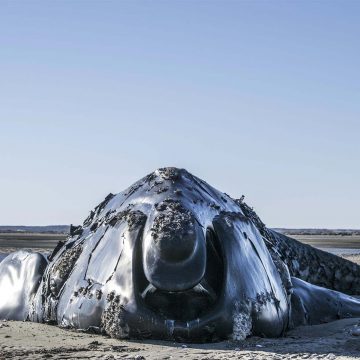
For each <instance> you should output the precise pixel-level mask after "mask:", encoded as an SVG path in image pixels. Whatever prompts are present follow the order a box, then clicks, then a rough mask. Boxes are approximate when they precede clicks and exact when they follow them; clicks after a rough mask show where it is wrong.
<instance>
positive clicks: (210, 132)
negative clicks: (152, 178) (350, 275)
mask: <svg viewBox="0 0 360 360" xmlns="http://www.w3.org/2000/svg"><path fill="white" fill-rule="evenodd" d="M359 17H360V2H358V1H243V2H242V1H220V0H219V1H205V0H203V1H185V0H184V1H173V0H172V1H29V0H28V1H5V0H3V1H1V2H0V165H1V170H0V224H4V225H5V224H7V225H11V224H17V225H20V224H24V225H45V224H67V223H75V224H76V223H80V222H82V221H83V219H84V218H85V217H86V216H87V215H88V212H89V211H90V209H91V208H93V207H94V206H95V205H96V204H97V203H99V202H100V201H101V200H102V199H103V198H104V197H105V196H106V195H107V194H108V193H109V192H114V193H115V192H119V191H121V190H123V189H124V188H126V187H127V186H129V185H131V184H132V183H133V182H134V181H136V180H137V179H139V178H140V177H142V176H144V175H146V174H147V173H149V172H151V171H153V170H154V169H156V168H158V167H163V166H177V167H184V168H186V169H188V170H189V171H190V172H192V173H193V174H195V175H197V176H199V177H201V178H202V179H204V180H205V181H207V182H208V183H209V184H211V185H213V186H215V187H217V188H218V189H219V190H222V191H224V192H226V193H228V194H230V195H232V196H234V197H239V196H241V195H242V194H244V195H245V196H246V198H245V199H246V201H247V202H248V204H250V205H251V206H254V208H255V210H256V211H257V212H258V214H259V215H260V216H261V218H262V219H263V220H264V222H265V223H266V224H267V225H268V226H274V227H275V226H281V227H328V228H339V227H343V228H360V166H359V156H360V50H359V46H360V41H359V39H360V21H359Z"/></svg>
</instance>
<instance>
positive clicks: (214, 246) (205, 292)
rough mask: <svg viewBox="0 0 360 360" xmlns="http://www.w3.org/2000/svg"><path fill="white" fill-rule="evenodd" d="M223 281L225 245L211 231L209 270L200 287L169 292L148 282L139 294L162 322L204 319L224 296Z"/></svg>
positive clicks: (207, 239) (207, 267) (207, 255)
mask: <svg viewBox="0 0 360 360" xmlns="http://www.w3.org/2000/svg"><path fill="white" fill-rule="evenodd" d="M223 279H224V261H223V256H222V251H221V246H220V243H219V241H218V238H217V236H216V235H215V233H214V231H213V230H212V229H210V228H209V229H207V231H206V271H205V274H204V277H203V278H202V280H201V281H200V282H199V283H198V284H197V285H195V286H194V287H193V288H191V289H188V290H185V291H165V290H161V289H158V288H156V287H155V286H154V285H153V284H151V283H149V282H148V281H147V280H146V281H144V282H143V286H141V288H139V293H140V296H141V299H142V300H143V302H144V305H145V306H146V307H147V308H149V309H150V310H152V311H153V312H154V313H155V314H157V315H158V316H160V317H161V318H162V319H164V320H176V321H182V322H188V321H191V320H194V319H199V318H201V317H203V316H204V315H206V314H208V313H209V312H211V310H212V309H213V308H214V307H215V306H216V304H217V302H218V300H219V298H220V296H221V293H222V289H223ZM144 280H145V279H144Z"/></svg>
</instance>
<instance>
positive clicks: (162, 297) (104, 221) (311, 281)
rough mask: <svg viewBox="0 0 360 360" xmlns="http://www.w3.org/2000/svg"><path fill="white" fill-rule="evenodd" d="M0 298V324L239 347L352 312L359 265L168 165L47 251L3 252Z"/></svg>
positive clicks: (359, 289) (113, 198)
mask: <svg viewBox="0 0 360 360" xmlns="http://www.w3.org/2000/svg"><path fill="white" fill-rule="evenodd" d="M0 294H1V296H0V319H11V320H25V321H33V322H40V323H47V324H54V325H58V326H61V327H65V328H71V329H81V330H83V331H89V332H96V333H102V334H107V335H109V336H111V337H114V338H119V339H125V338H130V339H162V340H171V341H181V342H214V341H221V340H224V339H231V340H237V341H241V340H244V339H245V338H246V337H248V336H264V337H280V336H283V335H284V334H285V333H286V331H287V330H289V329H291V328H294V327H296V326H299V325H314V324H320V323H324V322H330V321H334V320H336V319H340V318H346V317H359V316H360V301H359V300H358V299H357V298H356V297H354V296H355V295H360V266H359V265H357V264H355V263H352V262H350V261H348V260H345V259H342V258H340V257H338V256H335V255H332V254H330V253H327V252H324V251H321V250H319V249H316V248H313V247H311V246H309V245H305V244H302V243H300V242H298V241H296V240H295V239H292V238H290V237H288V236H285V235H283V234H280V233H277V232H276V231H273V230H271V229H269V228H267V227H266V226H265V224H264V223H263V222H262V221H261V219H260V218H259V217H258V215H257V214H256V213H255V211H254V210H253V209H252V208H251V207H250V206H248V205H247V203H245V201H244V197H243V196H242V197H241V198H239V199H235V198H232V197H230V196H229V195H227V194H226V193H223V192H221V191H219V190H217V189H215V188H214V187H212V186H210V185H209V184H207V183H206V182H205V181H203V180H201V179H200V178H198V177H196V176H194V175H192V174H191V173H189V172H188V171H186V170H185V169H179V168H174V167H167V168H160V169H157V170H155V171H154V172H152V173H151V174H149V175H147V176H145V177H143V178H142V179H140V180H139V181H137V182H135V183H134V184H133V185H131V186H130V187H129V188H127V189H126V190H124V191H122V192H120V193H118V194H112V193H110V194H109V195H108V196H106V198H105V199H104V201H102V202H101V203H100V204H99V205H98V206H96V207H95V209H93V210H92V211H91V212H90V213H89V215H88V216H87V218H86V219H85V221H84V222H83V224H82V225H80V226H71V228H70V234H69V236H68V238H67V239H66V241H64V242H62V241H60V242H59V243H58V244H57V246H56V247H55V249H54V250H53V252H52V253H51V254H50V255H48V256H45V255H43V254H41V253H36V252H32V251H24V250H20V251H17V252H14V253H12V254H10V255H8V256H7V257H6V258H5V259H4V260H3V261H2V262H1V263H0Z"/></svg>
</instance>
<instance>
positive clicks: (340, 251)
mask: <svg viewBox="0 0 360 360" xmlns="http://www.w3.org/2000/svg"><path fill="white" fill-rule="evenodd" d="M317 248H318V249H320V250H323V251H327V252H329V253H331V254H334V255H358V254H360V249H349V248H322V247H317Z"/></svg>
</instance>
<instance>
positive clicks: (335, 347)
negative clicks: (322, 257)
mask: <svg viewBox="0 0 360 360" xmlns="http://www.w3.org/2000/svg"><path fill="white" fill-rule="evenodd" d="M0 324H1V325H0V349H1V350H0V359H48V358H50V359H137V360H141V359H149V360H150V359H152V360H157V359H164V360H165V359H191V360H195V359H259V360H260V359H261V360H265V359H357V358H359V357H360V337H359V336H357V335H360V318H357V319H344V320H338V321H335V322H332V323H328V324H323V325H316V326H306V327H298V328H297V329H295V330H292V331H289V332H288V333H287V335H286V337H283V338H281V339H263V338H259V337H251V338H249V339H247V340H246V341H243V342H230V341H224V342H220V343H213V344H181V343H173V342H165V341H124V340H122V341H120V340H116V339H111V338H109V337H104V336H100V335H92V334H84V333H81V332H74V331H70V330H64V329H60V328H58V327H56V326H50V325H44V324H36V323H29V322H15V321H7V322H1V323H0Z"/></svg>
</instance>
